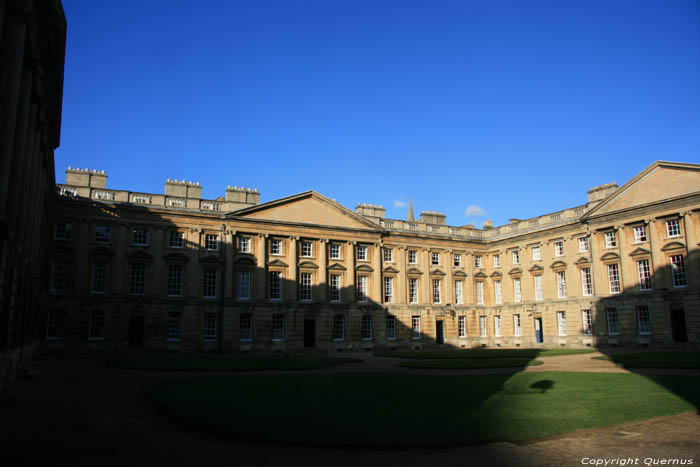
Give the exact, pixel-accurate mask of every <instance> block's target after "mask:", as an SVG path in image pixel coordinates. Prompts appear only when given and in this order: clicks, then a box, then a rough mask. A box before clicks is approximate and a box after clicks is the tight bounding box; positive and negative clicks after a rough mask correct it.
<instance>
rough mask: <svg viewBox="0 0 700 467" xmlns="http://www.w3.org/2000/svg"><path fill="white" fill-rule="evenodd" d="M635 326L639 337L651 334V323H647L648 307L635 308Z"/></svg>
mask: <svg viewBox="0 0 700 467" xmlns="http://www.w3.org/2000/svg"><path fill="white" fill-rule="evenodd" d="M637 324H638V325H639V334H640V335H647V336H648V335H649V334H651V323H650V321H649V307H648V306H646V305H639V306H638V307H637Z"/></svg>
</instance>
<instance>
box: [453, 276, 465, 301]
mask: <svg viewBox="0 0 700 467" xmlns="http://www.w3.org/2000/svg"><path fill="white" fill-rule="evenodd" d="M463 285H464V282H462V281H455V303H456V304H457V305H462V304H464V287H463Z"/></svg>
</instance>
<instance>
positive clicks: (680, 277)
mask: <svg viewBox="0 0 700 467" xmlns="http://www.w3.org/2000/svg"><path fill="white" fill-rule="evenodd" d="M671 278H672V280H673V286H674V287H685V286H686V285H687V283H686V280H685V264H684V263H683V255H673V256H671Z"/></svg>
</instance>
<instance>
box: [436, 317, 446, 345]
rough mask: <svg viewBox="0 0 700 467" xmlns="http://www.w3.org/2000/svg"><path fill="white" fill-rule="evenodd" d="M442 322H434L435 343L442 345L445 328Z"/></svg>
mask: <svg viewBox="0 0 700 467" xmlns="http://www.w3.org/2000/svg"><path fill="white" fill-rule="evenodd" d="M443 323H444V322H443V321H437V322H436V329H435V330H436V333H435V335H436V337H435V342H436V343H438V344H444V343H445V328H444V325H443Z"/></svg>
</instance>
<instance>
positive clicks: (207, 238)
mask: <svg viewBox="0 0 700 467" xmlns="http://www.w3.org/2000/svg"><path fill="white" fill-rule="evenodd" d="M204 249H205V250H207V251H219V234H213V233H205V234H204Z"/></svg>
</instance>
